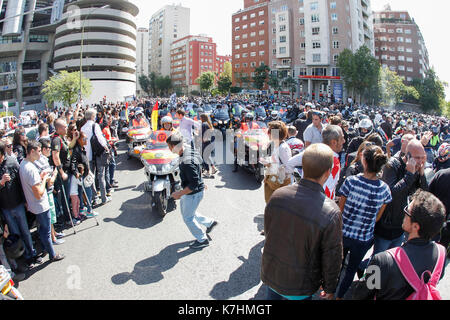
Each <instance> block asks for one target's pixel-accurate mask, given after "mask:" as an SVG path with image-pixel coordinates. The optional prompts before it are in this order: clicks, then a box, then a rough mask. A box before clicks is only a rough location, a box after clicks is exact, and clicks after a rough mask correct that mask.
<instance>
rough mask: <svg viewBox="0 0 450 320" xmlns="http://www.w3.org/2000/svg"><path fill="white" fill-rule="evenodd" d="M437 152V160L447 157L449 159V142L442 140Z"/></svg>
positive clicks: (445, 159) (443, 159) (444, 159)
mask: <svg viewBox="0 0 450 320" xmlns="http://www.w3.org/2000/svg"><path fill="white" fill-rule="evenodd" d="M438 153H439V156H438V157H439V160H441V161H447V160H448V159H450V143H446V142H444V143H443V144H441V146H440V147H439V151H438Z"/></svg>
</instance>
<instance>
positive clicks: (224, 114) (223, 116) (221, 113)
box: [214, 109, 230, 121]
mask: <svg viewBox="0 0 450 320" xmlns="http://www.w3.org/2000/svg"><path fill="white" fill-rule="evenodd" d="M214 118H215V119H217V120H221V121H225V120H230V115H229V114H228V111H227V110H225V109H221V110H217V111H216V113H215V114H214Z"/></svg>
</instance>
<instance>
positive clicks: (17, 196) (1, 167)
mask: <svg viewBox="0 0 450 320" xmlns="http://www.w3.org/2000/svg"><path fill="white" fill-rule="evenodd" d="M19 168H20V166H19V163H18V162H17V160H16V159H15V158H13V157H8V156H7V157H5V160H3V163H1V164H0V180H1V177H3V175H4V174H5V173H8V174H9V175H10V177H11V181H9V182H7V183H6V184H5V186H4V187H2V186H1V185H0V209H14V208H17V207H18V206H19V205H21V204H23V203H25V197H24V195H23V190H22V184H21V182H20V176H19Z"/></svg>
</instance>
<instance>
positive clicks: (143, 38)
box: [136, 28, 149, 96]
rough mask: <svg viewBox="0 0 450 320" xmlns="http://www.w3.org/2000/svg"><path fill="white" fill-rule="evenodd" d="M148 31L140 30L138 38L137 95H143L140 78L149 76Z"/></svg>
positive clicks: (145, 29)
mask: <svg viewBox="0 0 450 320" xmlns="http://www.w3.org/2000/svg"><path fill="white" fill-rule="evenodd" d="M148 35H149V33H148V29H147V28H139V29H138V30H137V38H136V81H137V82H136V87H137V88H136V94H137V95H138V96H139V95H143V94H145V92H143V90H142V88H141V85H140V83H139V77H140V76H148V74H149V73H148V40H149V37H148Z"/></svg>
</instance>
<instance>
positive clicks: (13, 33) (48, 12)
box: [0, 0, 61, 113]
mask: <svg viewBox="0 0 450 320" xmlns="http://www.w3.org/2000/svg"><path fill="white" fill-rule="evenodd" d="M53 2H54V1H53V0H28V1H25V0H14V1H13V0H4V1H0V10H1V11H0V101H1V102H2V106H3V102H4V101H6V102H7V104H8V106H9V110H10V111H13V112H15V113H18V112H19V110H20V111H21V110H28V109H41V108H43V107H44V106H45V101H44V100H43V99H42V95H41V90H42V84H43V83H44V82H45V81H46V80H47V79H48V78H49V76H51V72H52V70H51V64H52V55H53V53H52V50H53V39H54V32H55V28H56V27H55V26H54V25H53V22H54V21H55V17H56V16H58V15H60V14H61V10H60V8H58V7H57V6H56V5H55V6H54V5H53ZM30 12H31V14H26V13H30ZM0 111H4V110H2V109H1V108H0Z"/></svg>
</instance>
